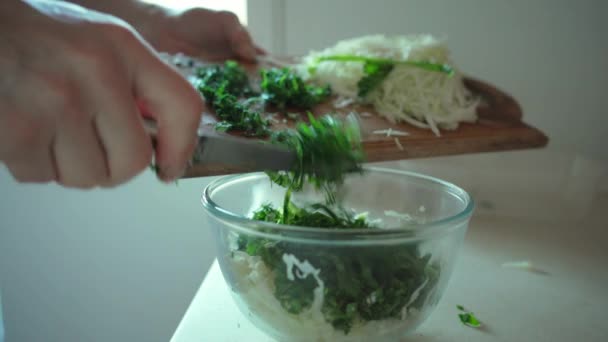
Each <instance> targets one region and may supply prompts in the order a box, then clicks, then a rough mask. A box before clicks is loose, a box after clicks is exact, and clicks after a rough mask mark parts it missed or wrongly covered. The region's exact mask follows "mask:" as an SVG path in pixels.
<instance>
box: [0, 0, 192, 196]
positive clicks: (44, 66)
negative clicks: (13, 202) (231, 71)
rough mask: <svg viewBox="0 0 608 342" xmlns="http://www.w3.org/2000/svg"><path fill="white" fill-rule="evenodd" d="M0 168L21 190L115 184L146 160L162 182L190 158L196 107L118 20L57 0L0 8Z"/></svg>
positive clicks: (13, 2)
mask: <svg viewBox="0 0 608 342" xmlns="http://www.w3.org/2000/svg"><path fill="white" fill-rule="evenodd" d="M0 74H1V75H2V76H3V77H2V78H0V161H2V162H4V163H5V164H6V166H7V167H8V169H9V170H10V172H11V173H12V174H13V176H14V177H15V178H16V179H17V180H18V181H22V182H49V181H57V182H58V183H60V184H62V185H65V186H69V187H79V188H90V187H93V186H114V185H117V184H121V183H123V182H125V181H127V180H129V179H130V178H132V177H134V176H135V175H136V174H138V173H139V172H141V171H142V170H143V169H144V168H146V167H147V166H148V165H149V163H150V161H151V157H152V154H153V153H154V152H153V149H152V145H151V139H150V137H149V136H148V135H147V134H146V132H145V131H144V127H143V123H142V118H141V115H142V114H141V112H140V108H145V111H146V112H147V113H148V114H149V115H151V116H152V117H153V119H154V120H156V121H157V124H158V129H159V132H158V135H157V147H156V164H157V165H158V166H159V169H160V176H161V178H163V179H164V180H166V181H169V180H172V179H175V178H176V177H178V176H179V175H180V173H181V172H182V170H183V168H184V167H185V165H186V162H187V161H188V159H189V157H190V156H191V154H192V152H193V149H194V143H195V137H196V130H197V127H198V124H199V122H200V115H201V113H202V112H203V103H202V100H201V97H200V95H199V94H198V93H197V92H196V90H195V89H194V88H193V87H191V86H190V84H189V83H188V82H187V81H186V80H185V79H184V78H183V77H182V76H180V75H179V74H178V73H177V72H176V71H175V70H173V69H172V68H171V67H169V66H168V65H167V64H165V63H163V62H162V61H161V60H160V59H159V58H158V57H157V56H156V55H155V54H154V52H153V51H152V49H151V48H150V47H149V46H147V45H146V43H145V42H144V41H143V40H142V39H141V38H140V36H139V35H138V34H137V33H136V32H135V30H133V29H132V28H131V27H130V26H129V25H128V24H126V23H125V22H124V21H122V20H120V19H117V18H115V17H113V16H109V15H105V14H102V13H99V12H93V11H87V10H85V9H83V8H82V7H79V6H76V5H72V4H67V3H63V2H60V1H34V0H30V1H29V3H28V2H22V1H17V0H10V1H2V2H1V3H0Z"/></svg>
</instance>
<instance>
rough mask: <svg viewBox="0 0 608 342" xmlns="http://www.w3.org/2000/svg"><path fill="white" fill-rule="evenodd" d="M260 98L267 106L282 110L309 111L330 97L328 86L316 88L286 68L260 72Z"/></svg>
mask: <svg viewBox="0 0 608 342" xmlns="http://www.w3.org/2000/svg"><path fill="white" fill-rule="evenodd" d="M260 73H261V76H262V82H261V83H260V86H261V88H262V98H263V99H264V100H265V101H266V102H267V103H269V104H271V105H273V106H276V107H277V108H279V109H281V110H284V109H285V108H287V107H296V108H300V109H310V108H312V107H314V106H315V105H317V104H319V103H321V102H323V101H324V100H326V99H327V98H328V97H329V96H330V95H331V88H330V87H329V85H327V86H324V87H317V86H314V85H310V84H306V83H304V80H302V78H301V77H300V76H298V75H297V74H295V73H294V72H293V71H291V70H290V69H288V68H283V69H276V68H272V69H267V70H262V71H261V72H260Z"/></svg>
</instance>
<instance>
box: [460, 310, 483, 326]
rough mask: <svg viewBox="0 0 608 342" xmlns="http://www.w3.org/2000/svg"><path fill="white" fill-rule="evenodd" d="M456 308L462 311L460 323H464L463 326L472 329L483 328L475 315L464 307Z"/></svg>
mask: <svg viewBox="0 0 608 342" xmlns="http://www.w3.org/2000/svg"><path fill="white" fill-rule="evenodd" d="M456 308H457V309H458V310H460V311H462V312H461V313H459V314H458V318H460V322H462V324H464V325H466V326H469V327H471V328H480V327H481V322H480V321H479V320H478V319H477V317H475V314H473V313H472V312H470V311H468V310H466V309H465V308H464V306H462V305H456Z"/></svg>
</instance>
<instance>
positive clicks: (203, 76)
mask: <svg viewBox="0 0 608 342" xmlns="http://www.w3.org/2000/svg"><path fill="white" fill-rule="evenodd" d="M260 75H261V81H260V88H261V90H262V93H261V94H258V93H256V92H255V91H254V90H253V89H252V87H251V84H250V80H249V77H248V75H247V72H246V71H245V69H243V68H242V67H241V66H240V65H239V64H238V63H237V62H235V61H231V60H230V61H227V62H225V63H224V64H223V65H208V66H205V67H201V68H199V69H198V70H197V77H198V79H197V81H196V85H197V88H198V90H199V92H200V93H201V94H202V95H203V97H204V98H205V101H206V102H207V104H208V105H209V106H210V107H211V108H212V109H213V110H214V111H215V113H216V115H217V116H218V117H219V118H220V120H221V121H220V122H219V123H218V124H217V125H216V129H217V130H219V131H243V132H245V134H246V135H250V136H259V137H263V136H267V135H268V134H269V133H270V131H269V129H268V127H269V125H270V122H269V121H268V120H267V119H264V118H262V115H261V113H259V112H257V111H255V110H252V109H251V105H252V104H255V103H257V102H260V101H263V102H264V103H267V104H270V105H273V106H276V107H277V108H279V109H281V110H284V109H286V108H287V107H295V108H299V109H310V108H312V107H314V106H315V105H317V104H319V103H320V102H322V101H324V100H326V99H327V98H328V97H329V96H330V95H331V89H330V88H329V86H324V87H318V86H315V85H312V84H306V83H305V82H304V81H303V80H302V78H301V77H300V76H298V75H297V74H296V73H295V72H294V71H292V70H290V69H287V68H285V69H275V68H272V69H263V70H261V71H260ZM241 100H242V101H241ZM292 117H295V116H294V115H293V114H292Z"/></svg>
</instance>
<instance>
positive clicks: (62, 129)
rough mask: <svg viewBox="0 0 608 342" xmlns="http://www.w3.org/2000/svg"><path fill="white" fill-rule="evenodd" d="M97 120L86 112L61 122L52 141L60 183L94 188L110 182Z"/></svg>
mask: <svg viewBox="0 0 608 342" xmlns="http://www.w3.org/2000/svg"><path fill="white" fill-rule="evenodd" d="M93 120H94V119H93V118H92V117H90V116H89V115H86V114H83V113H75V114H74V115H73V116H72V117H70V118H66V119H65V120H61V121H59V122H58V127H57V133H56V136H55V139H54V143H53V152H54V157H55V165H56V168H57V182H58V183H59V184H62V185H65V186H68V187H76V188H92V187H94V186H97V185H101V184H103V183H105V182H107V180H108V177H109V174H108V166H107V165H106V160H105V151H104V148H103V146H102V144H101V142H100V140H99V137H98V133H97V129H96V128H95V123H94V121H93Z"/></svg>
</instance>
